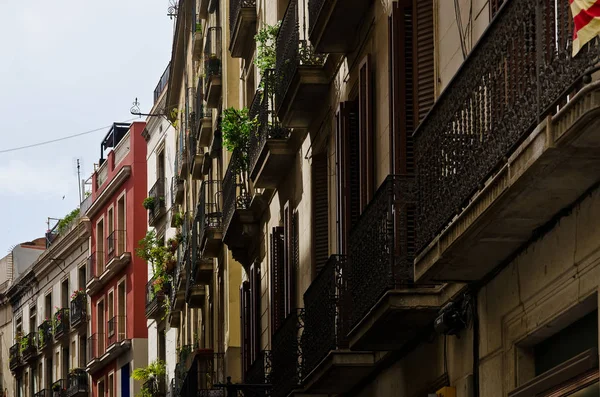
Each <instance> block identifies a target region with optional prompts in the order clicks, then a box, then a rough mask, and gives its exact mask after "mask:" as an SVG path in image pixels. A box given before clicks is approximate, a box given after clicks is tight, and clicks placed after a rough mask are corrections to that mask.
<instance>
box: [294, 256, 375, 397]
mask: <svg viewBox="0 0 600 397" xmlns="http://www.w3.org/2000/svg"><path fill="white" fill-rule="evenodd" d="M345 271H347V258H346V257H344V256H337V255H334V256H331V257H330V258H329V261H328V262H327V264H326V265H325V267H324V268H323V270H321V272H320V273H319V275H318V276H317V278H315V280H314V281H313V282H312V283H311V285H310V287H309V288H308V289H307V290H306V293H305V294H304V307H305V309H304V310H305V324H304V332H303V333H302V352H303V362H302V370H303V373H302V374H303V376H304V386H305V388H304V391H306V392H310V393H317V394H327V395H329V394H336V395H338V394H344V393H347V392H350V391H351V390H353V388H354V387H356V385H357V384H358V383H360V382H361V381H362V380H363V379H365V378H366V377H367V376H368V375H369V374H370V372H371V371H372V370H373V367H374V365H375V361H376V359H375V354H374V353H373V352H359V351H350V350H348V340H347V337H346V332H347V330H348V324H347V322H346V321H345V320H346V318H347V313H345V312H344V309H346V310H348V308H347V305H344V304H343V303H344V302H343V301H342V300H343V299H345V298H346V297H347V294H345V289H344V284H343V275H344V274H345Z"/></svg>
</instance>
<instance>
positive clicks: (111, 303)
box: [106, 291, 115, 336]
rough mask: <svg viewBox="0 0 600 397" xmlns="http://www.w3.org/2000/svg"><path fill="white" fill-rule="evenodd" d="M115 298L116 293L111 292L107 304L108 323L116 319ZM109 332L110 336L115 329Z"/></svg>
mask: <svg viewBox="0 0 600 397" xmlns="http://www.w3.org/2000/svg"><path fill="white" fill-rule="evenodd" d="M114 298H115V294H114V291H109V293H108V300H107V303H106V306H107V307H106V309H107V312H108V315H107V319H108V321H111V320H113V318H114V317H115V299H114ZM108 332H109V334H111V333H112V332H114V329H109V330H108ZM109 336H111V335H109Z"/></svg>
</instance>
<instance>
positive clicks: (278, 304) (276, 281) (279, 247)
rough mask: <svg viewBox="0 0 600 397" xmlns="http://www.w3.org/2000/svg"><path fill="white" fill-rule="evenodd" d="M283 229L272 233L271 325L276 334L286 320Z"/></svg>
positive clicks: (274, 230)
mask: <svg viewBox="0 0 600 397" xmlns="http://www.w3.org/2000/svg"><path fill="white" fill-rule="evenodd" d="M283 237H284V236H283V228H282V227H281V226H277V227H274V228H273V232H272V233H271V324H272V332H273V333H275V331H277V330H278V329H279V327H280V326H281V324H282V323H283V320H284V319H285V304H284V302H285V294H284V284H285V278H284V239H283Z"/></svg>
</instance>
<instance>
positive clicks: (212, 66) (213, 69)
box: [203, 27, 223, 92]
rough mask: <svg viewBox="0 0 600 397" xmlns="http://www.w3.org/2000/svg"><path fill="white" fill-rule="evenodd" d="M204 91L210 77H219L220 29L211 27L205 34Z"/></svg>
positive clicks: (221, 57) (221, 58)
mask: <svg viewBox="0 0 600 397" xmlns="http://www.w3.org/2000/svg"><path fill="white" fill-rule="evenodd" d="M203 56H204V84H205V88H204V91H205V92H208V82H209V81H210V78H211V77H212V76H220V75H221V64H222V60H223V49H222V44H221V28H220V27H212V28H209V29H208V32H207V33H206V42H205V43H204V55H203Z"/></svg>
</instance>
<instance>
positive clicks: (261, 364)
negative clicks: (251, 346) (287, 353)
mask: <svg viewBox="0 0 600 397" xmlns="http://www.w3.org/2000/svg"><path fill="white" fill-rule="evenodd" d="M272 369H273V365H272V355H271V351H270V350H262V351H261V352H260V353H259V354H258V357H257V358H256V360H254V363H252V365H251V366H250V368H248V371H246V375H245V377H244V382H245V383H246V384H247V385H270V384H271V371H272ZM245 394H250V395H253V396H257V397H266V396H270V395H271V391H270V390H269V389H268V388H265V389H262V390H259V389H256V390H250V392H247V393H245Z"/></svg>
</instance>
